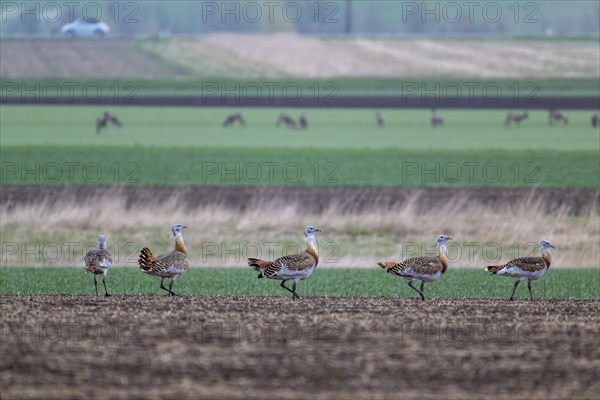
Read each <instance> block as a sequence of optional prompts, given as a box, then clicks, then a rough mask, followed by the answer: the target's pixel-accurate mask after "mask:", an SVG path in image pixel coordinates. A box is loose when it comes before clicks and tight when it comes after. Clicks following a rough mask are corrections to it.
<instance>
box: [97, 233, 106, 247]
mask: <svg viewBox="0 0 600 400" xmlns="http://www.w3.org/2000/svg"><path fill="white" fill-rule="evenodd" d="M98 248H100V249H105V248H106V236H104V235H98Z"/></svg>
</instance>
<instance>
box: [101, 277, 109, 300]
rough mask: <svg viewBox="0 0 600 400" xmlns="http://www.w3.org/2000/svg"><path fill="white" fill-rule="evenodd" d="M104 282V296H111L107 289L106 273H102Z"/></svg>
mask: <svg viewBox="0 0 600 400" xmlns="http://www.w3.org/2000/svg"><path fill="white" fill-rule="evenodd" d="M102 284H103V285H104V297H109V296H110V294H108V290H106V275H102Z"/></svg>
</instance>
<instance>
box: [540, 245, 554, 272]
mask: <svg viewBox="0 0 600 400" xmlns="http://www.w3.org/2000/svg"><path fill="white" fill-rule="evenodd" d="M541 250H542V259H543V260H544V262H545V263H546V265H547V266H548V268H550V263H551V262H552V256H551V255H550V249H541Z"/></svg>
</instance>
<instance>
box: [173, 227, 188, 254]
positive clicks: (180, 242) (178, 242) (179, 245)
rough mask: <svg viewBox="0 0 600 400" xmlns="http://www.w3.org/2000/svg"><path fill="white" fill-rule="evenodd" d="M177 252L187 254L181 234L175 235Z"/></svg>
mask: <svg viewBox="0 0 600 400" xmlns="http://www.w3.org/2000/svg"><path fill="white" fill-rule="evenodd" d="M175 251H179V252H182V253H185V254H187V251H186V249H185V243H183V236H181V232H178V233H177V234H175Z"/></svg>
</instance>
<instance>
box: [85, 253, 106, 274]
mask: <svg viewBox="0 0 600 400" xmlns="http://www.w3.org/2000/svg"><path fill="white" fill-rule="evenodd" d="M83 263H84V265H85V271H86V272H93V273H97V274H101V273H103V272H104V269H106V268H107V267H109V266H110V264H112V256H111V254H110V253H109V252H108V251H107V250H98V249H96V250H90V251H88V252H87V253H86V255H85V257H84V259H83Z"/></svg>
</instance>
